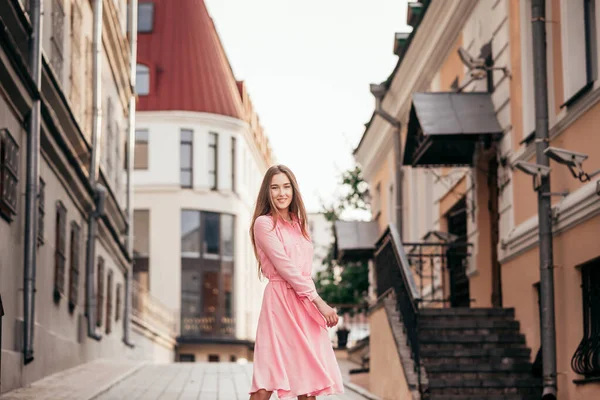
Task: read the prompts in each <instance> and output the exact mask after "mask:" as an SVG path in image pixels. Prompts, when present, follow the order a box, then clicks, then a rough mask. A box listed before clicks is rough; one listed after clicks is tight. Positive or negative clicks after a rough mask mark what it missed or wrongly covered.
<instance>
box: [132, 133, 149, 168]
mask: <svg viewBox="0 0 600 400" xmlns="http://www.w3.org/2000/svg"><path fill="white" fill-rule="evenodd" d="M133 160H134V162H133V167H134V169H140V170H146V169H148V130H147V129H136V131H135V149H134V159H133Z"/></svg>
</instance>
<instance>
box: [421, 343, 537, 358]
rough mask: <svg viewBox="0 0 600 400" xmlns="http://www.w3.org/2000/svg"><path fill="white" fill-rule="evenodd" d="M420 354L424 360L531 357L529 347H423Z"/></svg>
mask: <svg viewBox="0 0 600 400" xmlns="http://www.w3.org/2000/svg"><path fill="white" fill-rule="evenodd" d="M419 353H420V355H421V358H422V359H426V358H448V357H467V358H487V357H519V358H521V357H522V358H527V359H529V357H530V356H531V350H530V349H529V348H527V347H522V346H520V347H512V348H511V347H502V348H498V347H497V346H493V347H492V348H488V349H484V348H481V347H473V346H472V345H470V346H467V347H463V348H455V347H451V348H443V349H440V348H435V347H432V348H427V347H425V346H423V345H421V347H420V350H419Z"/></svg>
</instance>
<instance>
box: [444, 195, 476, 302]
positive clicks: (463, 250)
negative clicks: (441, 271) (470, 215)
mask: <svg viewBox="0 0 600 400" xmlns="http://www.w3.org/2000/svg"><path fill="white" fill-rule="evenodd" d="M446 218H447V221H448V232H449V233H451V234H452V235H455V236H456V241H455V243H457V244H458V245H457V246H452V247H450V248H449V249H448V253H447V258H448V270H449V275H450V306H451V307H469V306H470V305H471V301H470V292H469V278H468V277H467V253H468V248H467V245H466V244H467V201H466V199H465V197H463V198H462V199H461V200H460V201H459V202H458V203H457V204H456V205H455V206H454V207H452V209H451V210H450V211H449V212H448V214H447V215H446Z"/></svg>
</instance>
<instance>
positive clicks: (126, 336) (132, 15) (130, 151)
mask: <svg viewBox="0 0 600 400" xmlns="http://www.w3.org/2000/svg"><path fill="white" fill-rule="evenodd" d="M129 7H130V9H129V45H130V50H131V54H130V55H129V60H130V63H131V65H130V73H129V74H130V78H129V79H130V82H131V98H130V99H129V131H128V135H127V253H128V254H129V257H130V259H131V260H132V264H130V265H129V268H127V273H126V275H125V312H124V313H123V342H124V343H125V344H126V345H127V346H129V347H133V344H132V343H131V337H130V333H131V295H132V294H131V281H132V279H133V271H132V269H133V158H134V155H135V100H136V97H135V78H136V65H137V8H138V7H137V0H130V2H129Z"/></svg>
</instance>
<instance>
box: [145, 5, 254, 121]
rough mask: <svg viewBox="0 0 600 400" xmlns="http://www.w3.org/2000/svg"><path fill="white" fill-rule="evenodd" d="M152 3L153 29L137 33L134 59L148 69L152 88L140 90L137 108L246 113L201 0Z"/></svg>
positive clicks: (240, 115) (221, 46) (237, 115)
mask: <svg viewBox="0 0 600 400" xmlns="http://www.w3.org/2000/svg"><path fill="white" fill-rule="evenodd" d="M148 2H149V1H147V0H142V1H140V3H148ZM152 3H154V25H153V29H152V32H151V33H141V32H140V33H139V34H138V63H139V64H143V65H146V66H147V67H148V68H149V69H150V92H149V94H148V95H145V96H139V102H138V107H137V109H138V110H140V111H157V110H180V111H200V112H207V113H212V114H220V115H226V116H230V117H234V118H239V119H244V111H243V108H242V101H241V96H240V91H239V88H238V84H237V82H236V79H235V77H234V75H233V71H232V70H231V66H230V65H229V60H228V59H227V56H226V55H225V50H224V49H223V45H222V44H221V40H220V39H219V35H218V34H217V31H216V29H215V25H214V23H213V21H212V18H211V17H210V15H209V14H208V10H207V9H206V5H205V4H204V1H203V0H177V1H173V0H153V1H152Z"/></svg>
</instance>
